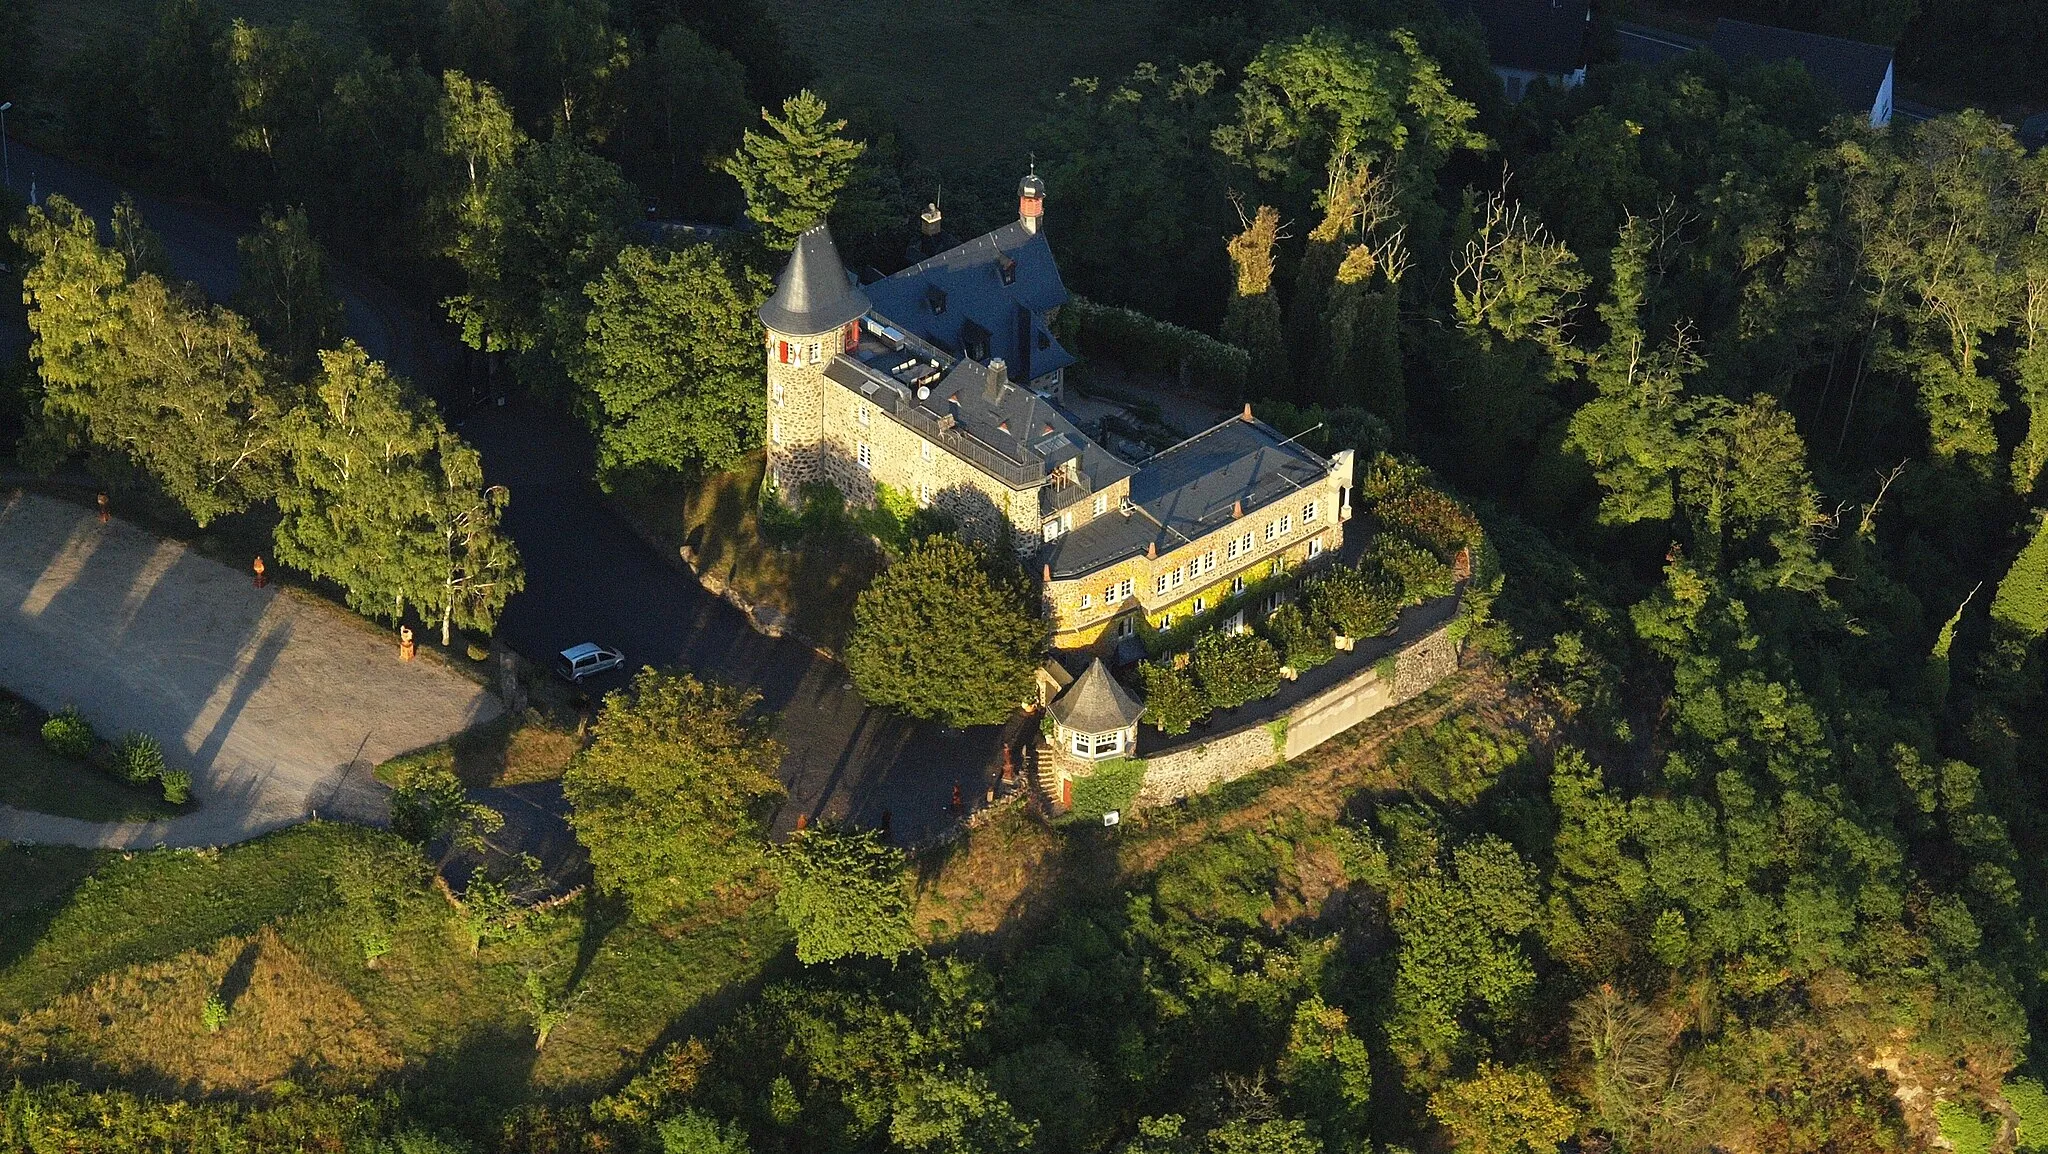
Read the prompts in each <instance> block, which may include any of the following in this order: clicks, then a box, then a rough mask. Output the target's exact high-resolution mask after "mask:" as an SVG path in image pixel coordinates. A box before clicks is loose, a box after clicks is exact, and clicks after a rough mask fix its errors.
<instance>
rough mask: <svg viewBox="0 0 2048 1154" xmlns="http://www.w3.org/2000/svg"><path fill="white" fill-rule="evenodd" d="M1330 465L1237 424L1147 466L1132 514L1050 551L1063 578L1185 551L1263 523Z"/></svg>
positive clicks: (1064, 539)
mask: <svg viewBox="0 0 2048 1154" xmlns="http://www.w3.org/2000/svg"><path fill="white" fill-rule="evenodd" d="M1331 467H1332V466H1331V464H1330V462H1329V460H1327V459H1326V458H1324V457H1322V456H1321V455H1319V454H1316V453H1313V452H1310V451H1309V450H1307V449H1305V448H1303V447H1301V446H1300V445H1299V444H1294V443H1291V442H1288V441H1287V439H1286V438H1285V437H1282V436H1281V435H1280V433H1279V431H1278V430H1276V429H1274V428H1273V427H1272V426H1271V425H1268V424H1266V423H1265V422H1263V421H1247V420H1245V419H1243V418H1242V417H1232V418H1231V419H1230V420H1228V421H1225V422H1223V423H1222V424H1220V425H1217V426H1215V427H1214V428H1212V429H1209V430H1208V431H1206V432H1203V433H1200V434H1197V435H1196V436H1193V437H1190V438H1188V439H1187V440H1185V441H1182V442H1181V443H1180V444H1178V445H1175V446H1174V447H1173V448H1171V449H1167V450H1166V451H1165V452H1162V453H1159V454H1158V455H1156V456H1154V457H1152V458H1150V459H1149V460H1146V461H1143V462H1141V463H1140V464H1139V466H1138V469H1137V472H1136V473H1135V474H1134V475H1133V476H1132V477H1131V504H1132V506H1133V509H1132V511H1131V512H1130V513H1128V514H1118V513H1116V512H1114V511H1112V512H1110V513H1108V514H1106V515H1104V516H1101V517H1097V518H1095V519H1093V520H1091V521H1089V522H1088V523H1087V524H1085V525H1082V526H1080V527H1078V528H1076V529H1075V530H1074V531H1073V532H1071V533H1067V534H1064V535H1062V536H1061V537H1060V538H1059V539H1058V540H1056V541H1054V542H1052V543H1051V544H1050V545H1048V546H1046V549H1045V552H1044V554H1043V555H1042V557H1043V560H1044V562H1045V563H1046V564H1048V565H1050V566H1052V573H1053V576H1054V577H1055V578H1066V577H1076V576H1080V575H1082V574H1085V573H1090V572H1093V571H1095V570H1097V569H1100V568H1102V567H1103V566H1104V565H1108V564H1110V563H1112V562H1115V561H1118V560H1121V559H1123V558H1125V557H1133V556H1136V555H1138V554H1140V553H1143V552H1145V551H1146V548H1147V547H1148V546H1151V547H1154V548H1156V549H1157V550H1158V551H1159V552H1160V553H1166V552H1168V551H1170V550H1173V549H1177V548H1179V547H1181V546H1182V545H1185V544H1187V543H1188V542H1190V541H1193V540H1196V539H1198V538H1200V537H1201V536H1202V535H1203V534H1204V533H1210V532H1213V531H1215V530H1216V529H1218V528H1220V527H1221V526H1222V525H1223V524H1224V523H1225V522H1228V521H1230V520H1232V519H1234V517H1235V513H1236V509H1237V507H1238V505H1239V503H1240V502H1242V508H1243V510H1244V515H1245V519H1246V524H1247V528H1249V527H1250V526H1251V525H1263V524H1264V523H1265V520H1266V519H1265V517H1263V516H1256V517H1255V515H1256V514H1258V513H1259V512H1260V511H1262V510H1264V509H1265V508H1266V507H1267V506H1269V505H1273V504H1276V503H1277V502H1280V501H1281V500H1283V499H1285V498H1287V497H1289V496H1290V495H1292V494H1294V493H1297V492H1300V491H1301V490H1302V489H1304V488H1307V487H1309V486H1311V485H1313V484H1315V483H1316V482H1317V481H1319V480H1321V479H1322V478H1323V477H1324V476H1325V475H1327V474H1328V473H1329V470H1330V469H1331Z"/></svg>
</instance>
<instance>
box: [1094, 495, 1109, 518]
mask: <svg viewBox="0 0 2048 1154" xmlns="http://www.w3.org/2000/svg"><path fill="white" fill-rule="evenodd" d="M1107 512H1109V494H1108V493H1097V494H1095V515H1096V516H1097V517H1100V516H1102V515H1103V514H1104V513H1107Z"/></svg>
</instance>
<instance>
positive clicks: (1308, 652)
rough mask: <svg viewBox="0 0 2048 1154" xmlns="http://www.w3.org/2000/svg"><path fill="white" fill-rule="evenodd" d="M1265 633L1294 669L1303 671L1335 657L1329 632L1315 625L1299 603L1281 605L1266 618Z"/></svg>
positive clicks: (1335, 653)
mask: <svg viewBox="0 0 2048 1154" xmlns="http://www.w3.org/2000/svg"><path fill="white" fill-rule="evenodd" d="M1266 634H1267V636H1269V637H1271V638H1272V639H1273V644H1275V645H1277V646H1279V647H1280V655H1281V656H1282V657H1284V658H1286V660H1287V664H1289V665H1292V666H1293V667H1294V668H1295V671H1296V672H1299V673H1306V672H1308V671H1309V670H1311V669H1314V668H1315V667H1316V666H1318V665H1322V664H1324V663H1326V662H1328V661H1329V660H1330V659H1331V658H1333V657H1335V656H1337V651H1336V649H1334V648H1333V647H1332V646H1331V645H1330V631H1329V629H1327V628H1318V627H1317V626H1316V623H1315V622H1313V621H1311V620H1309V616H1308V614H1307V613H1304V612H1302V610H1301V607H1300V606H1298V605H1282V606H1281V607H1280V608H1279V609H1277V610H1275V611H1274V613H1273V615H1272V616H1271V617H1268V618H1267V619H1266Z"/></svg>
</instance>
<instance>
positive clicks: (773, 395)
mask: <svg viewBox="0 0 2048 1154" xmlns="http://www.w3.org/2000/svg"><path fill="white" fill-rule="evenodd" d="M768 399H769V400H771V401H774V402H775V403H776V404H778V405H779V404H781V403H782V382H781V381H776V382H774V383H773V384H770V385H769V386H768Z"/></svg>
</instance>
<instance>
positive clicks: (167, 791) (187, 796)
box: [163, 769, 192, 805]
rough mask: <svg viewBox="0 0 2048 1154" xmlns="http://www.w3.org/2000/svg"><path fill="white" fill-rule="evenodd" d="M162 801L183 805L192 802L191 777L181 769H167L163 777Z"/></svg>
mask: <svg viewBox="0 0 2048 1154" xmlns="http://www.w3.org/2000/svg"><path fill="white" fill-rule="evenodd" d="M163 785H164V800H165V801H167V802H170V803H171V804H172V805H184V804H185V803H186V802H188V801H191V800H192V775H191V774H189V773H186V772H185V771H184V770H182V769H167V770H165V771H164V776H163Z"/></svg>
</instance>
